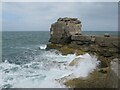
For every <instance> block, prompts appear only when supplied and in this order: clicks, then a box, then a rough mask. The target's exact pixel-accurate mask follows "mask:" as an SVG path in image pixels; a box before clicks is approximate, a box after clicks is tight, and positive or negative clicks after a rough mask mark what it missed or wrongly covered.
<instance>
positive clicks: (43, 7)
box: [2, 2, 118, 31]
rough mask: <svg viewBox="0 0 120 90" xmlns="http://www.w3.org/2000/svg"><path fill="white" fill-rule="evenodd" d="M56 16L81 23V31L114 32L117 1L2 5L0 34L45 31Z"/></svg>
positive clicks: (10, 3) (7, 3)
mask: <svg viewBox="0 0 120 90" xmlns="http://www.w3.org/2000/svg"><path fill="white" fill-rule="evenodd" d="M59 17H75V18H78V19H79V20H81V22H82V26H83V27H82V30H83V31H117V30H118V3H117V2H111V3H110V2H106V3H105V2H96V3H95V2H84V3H83V2H66V3H65V2H57V3H55V2H4V3H2V30H3V31H49V29H50V25H51V24H52V23H54V22H55V21H56V20H57V19H58V18H59Z"/></svg>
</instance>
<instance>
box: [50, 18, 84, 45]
mask: <svg viewBox="0 0 120 90" xmlns="http://www.w3.org/2000/svg"><path fill="white" fill-rule="evenodd" d="M81 27H82V25H81V21H80V20H78V19H77V18H68V17H65V18H59V19H58V20H57V22H55V23H53V24H52V25H51V28H50V35H51V36H50V40H49V41H50V42H51V43H54V44H59V43H60V44H64V43H69V42H70V41H71V36H72V35H75V34H81Z"/></svg>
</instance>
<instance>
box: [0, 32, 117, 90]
mask: <svg viewBox="0 0 120 90" xmlns="http://www.w3.org/2000/svg"><path fill="white" fill-rule="evenodd" d="M104 33H109V34H110V35H113V36H117V34H118V32H110V31H109V32H108V31H106V32H105V31H103V32H102V31H101V32H98V31H86V32H83V34H87V35H104ZM49 38H50V33H49V31H2V60H1V62H0V89H1V88H65V87H66V86H65V85H64V84H63V82H65V80H64V81H62V82H60V79H61V78H64V77H67V76H71V75H72V76H71V77H69V78H68V79H73V78H85V77H87V76H88V75H89V74H90V73H92V72H93V71H94V70H95V69H96V68H97V67H98V66H99V64H100V61H99V60H98V59H97V56H94V55H89V54H88V53H86V54H84V55H79V56H76V54H68V55H62V54H61V53H60V52H59V51H57V50H54V49H51V50H46V47H47V44H48V43H50V42H48V41H49ZM76 58H79V59H80V62H79V64H78V65H77V66H69V64H70V62H71V61H72V60H74V59H76Z"/></svg>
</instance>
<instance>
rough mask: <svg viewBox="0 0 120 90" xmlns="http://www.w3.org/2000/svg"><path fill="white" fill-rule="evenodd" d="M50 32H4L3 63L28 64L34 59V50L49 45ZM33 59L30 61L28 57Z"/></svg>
mask: <svg viewBox="0 0 120 90" xmlns="http://www.w3.org/2000/svg"><path fill="white" fill-rule="evenodd" d="M48 40H49V32H45V31H44V32H37V31H33V32H26V31H24V32H2V61H3V62H4V61H5V60H8V61H9V62H10V63H16V64H21V63H26V62H28V61H29V62H30V61H31V60H32V59H33V56H34V54H36V52H37V51H36V52H34V50H38V48H39V46H40V45H42V44H47V43H48ZM30 56H31V57H32V59H29V58H28V57H30Z"/></svg>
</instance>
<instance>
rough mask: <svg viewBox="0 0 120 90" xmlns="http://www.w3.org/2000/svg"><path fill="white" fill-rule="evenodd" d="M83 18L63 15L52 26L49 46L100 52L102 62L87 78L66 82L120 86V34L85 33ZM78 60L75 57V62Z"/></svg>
mask: <svg viewBox="0 0 120 90" xmlns="http://www.w3.org/2000/svg"><path fill="white" fill-rule="evenodd" d="M81 27H82V24H81V21H80V20H78V19H77V18H68V17H65V18H59V19H58V20H57V22H55V23H53V24H52V25H51V28H50V34H51V36H50V40H49V41H50V42H51V43H50V44H48V45H47V49H57V50H58V51H60V52H61V53H62V54H63V55H67V54H74V53H76V55H82V54H85V53H89V54H92V55H96V56H97V57H98V60H100V61H101V65H100V66H99V67H98V69H96V70H95V71H94V72H93V73H91V74H90V76H89V77H88V78H87V79H81V78H74V79H72V80H68V81H66V82H64V84H65V85H66V86H67V87H70V88H118V80H119V79H120V77H119V74H118V71H119V68H118V64H120V63H119V55H120V46H119V45H118V43H119V42H118V41H120V37H113V36H110V35H109V34H105V35H103V36H94V35H92V36H90V35H82V33H81ZM75 63H77V61H75V60H74V61H73V62H72V63H71V65H73V64H75Z"/></svg>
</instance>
